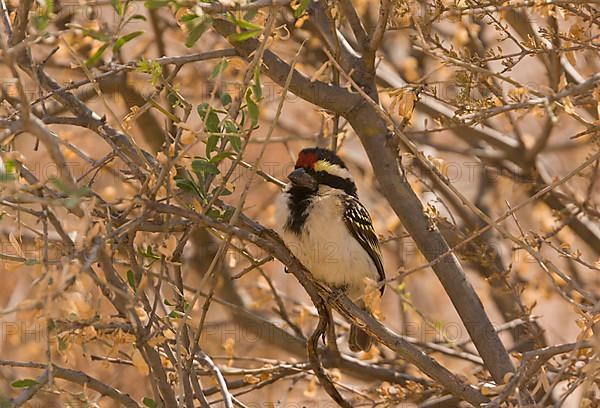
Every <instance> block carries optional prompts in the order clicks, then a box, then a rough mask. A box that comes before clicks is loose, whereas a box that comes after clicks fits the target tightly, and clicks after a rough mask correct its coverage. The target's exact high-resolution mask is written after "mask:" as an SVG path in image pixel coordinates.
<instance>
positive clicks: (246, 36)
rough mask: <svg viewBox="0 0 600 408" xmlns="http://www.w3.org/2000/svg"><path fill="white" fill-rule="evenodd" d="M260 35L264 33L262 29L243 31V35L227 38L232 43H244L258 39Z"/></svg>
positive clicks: (237, 34)
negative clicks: (251, 39)
mask: <svg viewBox="0 0 600 408" xmlns="http://www.w3.org/2000/svg"><path fill="white" fill-rule="evenodd" d="M260 33H262V29H260V30H250V31H242V32H241V33H235V34H231V35H229V36H227V39H228V40H229V41H232V42H242V41H246V40H249V39H250V38H255V37H258V36H259V35H260Z"/></svg>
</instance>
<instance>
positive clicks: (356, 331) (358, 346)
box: [348, 324, 373, 353]
mask: <svg viewBox="0 0 600 408" xmlns="http://www.w3.org/2000/svg"><path fill="white" fill-rule="evenodd" d="M372 343H373V338H372V337H371V336H370V335H369V334H367V332H365V331H364V330H363V329H361V328H360V327H358V326H357V325H355V324H352V325H350V335H349V336H348V346H349V347H350V350H352V351H353V352H355V353H358V352H359V351H369V349H370V348H371V344H372Z"/></svg>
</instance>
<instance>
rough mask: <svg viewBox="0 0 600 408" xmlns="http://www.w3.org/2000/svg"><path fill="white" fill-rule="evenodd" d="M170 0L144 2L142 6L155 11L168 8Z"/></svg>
mask: <svg viewBox="0 0 600 408" xmlns="http://www.w3.org/2000/svg"><path fill="white" fill-rule="evenodd" d="M170 2H171V0H147V1H145V2H144V6H145V7H146V8H147V9H157V8H160V7H164V6H168V5H169V3H170Z"/></svg>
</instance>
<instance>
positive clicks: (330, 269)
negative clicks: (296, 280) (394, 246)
mask: <svg viewBox="0 0 600 408" xmlns="http://www.w3.org/2000/svg"><path fill="white" fill-rule="evenodd" d="M341 194H343V193H341V192H339V191H338V190H335V189H332V188H330V187H327V186H321V187H320V188H319V192H318V194H317V195H316V196H315V198H314V199H313V201H312V203H311V204H310V206H309V207H308V209H307V213H308V217H307V219H306V221H305V224H304V226H303V228H302V230H301V233H300V234H296V233H294V232H293V231H290V230H288V229H285V228H284V227H285V225H286V223H287V217H288V215H289V213H290V212H289V210H288V209H287V206H288V200H289V194H287V193H286V192H284V193H282V194H281V195H280V196H279V198H278V201H277V210H276V213H275V218H276V224H277V232H278V233H279V235H280V236H281V238H282V239H283V241H284V242H285V244H286V245H287V247H288V248H289V249H290V251H291V252H292V253H293V254H294V255H295V256H296V258H298V260H300V262H302V264H303V265H304V266H305V267H306V268H307V269H308V270H309V271H310V272H311V273H312V275H313V276H314V277H315V279H317V280H319V281H322V282H324V283H326V284H328V285H329V286H331V287H344V286H345V287H347V288H348V295H349V296H350V297H351V298H352V299H353V300H357V299H358V298H360V297H361V296H362V295H363V290H364V288H365V282H364V278H365V277H369V278H371V279H373V280H375V281H377V280H378V279H379V278H378V276H379V275H378V273H377V268H376V267H375V263H374V262H373V260H372V259H371V257H370V256H369V254H368V253H367V251H365V250H364V249H363V247H362V246H361V245H360V243H359V242H358V241H357V240H356V239H355V238H354V237H353V236H352V235H351V233H350V231H349V230H348V227H347V226H346V224H345V222H344V220H343V213H344V204H343V202H342V200H341V197H340V195H341Z"/></svg>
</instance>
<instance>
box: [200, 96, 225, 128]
mask: <svg viewBox="0 0 600 408" xmlns="http://www.w3.org/2000/svg"><path fill="white" fill-rule="evenodd" d="M196 110H197V111H198V115H200V118H201V119H202V121H203V122H204V126H205V130H206V131H207V132H210V133H219V131H220V129H219V123H220V122H221V120H220V119H219V116H218V115H217V113H216V112H215V111H214V109H212V108H211V107H210V106H209V105H208V103H207V102H202V103H201V104H200V105H198V107H197V108H196ZM206 115H208V117H207V116H206Z"/></svg>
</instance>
